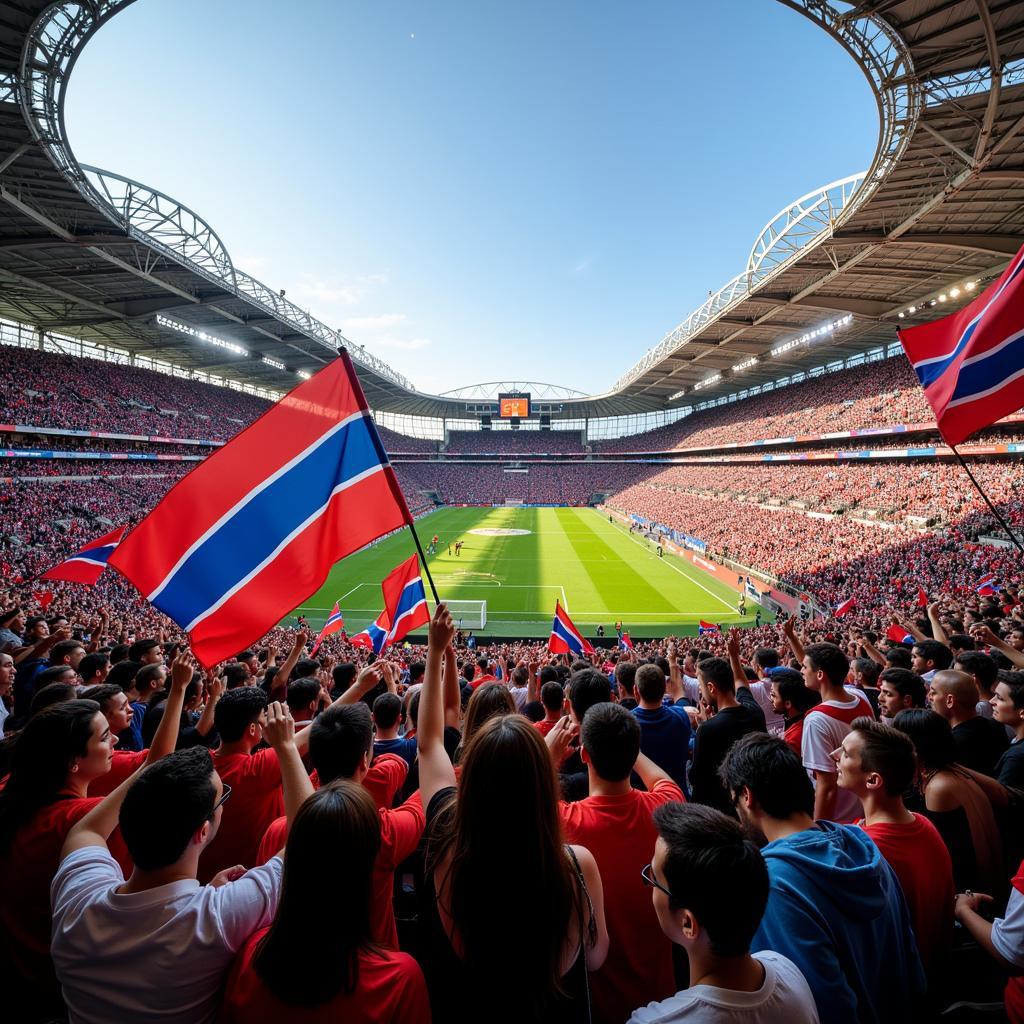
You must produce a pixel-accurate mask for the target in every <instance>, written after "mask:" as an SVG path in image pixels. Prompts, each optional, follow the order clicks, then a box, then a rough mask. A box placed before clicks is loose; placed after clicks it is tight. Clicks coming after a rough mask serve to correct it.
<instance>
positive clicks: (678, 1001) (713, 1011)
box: [629, 950, 818, 1024]
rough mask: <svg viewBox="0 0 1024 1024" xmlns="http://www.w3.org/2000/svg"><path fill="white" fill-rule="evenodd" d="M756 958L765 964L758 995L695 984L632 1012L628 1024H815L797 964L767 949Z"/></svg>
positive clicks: (810, 999) (815, 1013)
mask: <svg viewBox="0 0 1024 1024" xmlns="http://www.w3.org/2000/svg"><path fill="white" fill-rule="evenodd" d="M754 959H755V960H760V961H761V963H762V964H763V965H764V984H763V985H762V986H761V987H760V988H759V989H758V990H757V991H756V992H736V991H734V990H733V989H728V988H718V987H717V986H715V985H694V986H693V988H688V989H684V990H683V991H682V992H677V993H676V994H675V995H674V996H669V997H668V999H663V1000H662V1001H661V1002H660V1003H648V1004H647V1006H644V1007H641V1008H640V1009H639V1010H635V1011H634V1013H633V1016H632V1017H630V1018H629V1024H676V1022H677V1021H700V1024H732V1022H734V1021H735V1022H742V1024H818V1011H817V1009H816V1008H815V1005H814V996H813V995H811V990H810V987H809V986H808V984H807V982H806V980H805V979H804V976H803V975H802V974H801V973H800V970H799V968H798V967H797V966H796V964H794V963H793V962H792V961H791V960H787V959H786V957H784V956H783V955H782V954H781V953H772V952H771V951H770V950H766V951H765V952H763V953H755V954H754Z"/></svg>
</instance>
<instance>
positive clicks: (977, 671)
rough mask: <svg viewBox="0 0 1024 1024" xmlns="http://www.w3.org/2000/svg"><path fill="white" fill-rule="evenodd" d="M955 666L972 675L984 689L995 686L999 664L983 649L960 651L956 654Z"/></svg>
mask: <svg viewBox="0 0 1024 1024" xmlns="http://www.w3.org/2000/svg"><path fill="white" fill-rule="evenodd" d="M956 666H957V668H959V669H961V670H962V671H964V672H968V673H970V674H971V675H972V676H974V677H975V678H976V679H977V680H978V682H979V684H980V685H982V686H984V687H985V689H991V688H992V687H993V686H995V683H996V677H997V676H998V675H999V666H998V665H997V664H996V661H995V659H994V658H991V657H989V655H987V654H986V653H985V652H984V651H962V652H961V653H960V654H958V655H957V656H956Z"/></svg>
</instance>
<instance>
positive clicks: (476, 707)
mask: <svg viewBox="0 0 1024 1024" xmlns="http://www.w3.org/2000/svg"><path fill="white" fill-rule="evenodd" d="M515 713H516V704H515V701H514V700H513V699H512V694H511V693H509V692H508V687H507V686H505V684H504V683H484V685H483V686H478V687H477V688H476V689H475V690H474V691H473V696H472V697H470V698H469V703H468V704H467V705H466V716H465V718H463V720H462V741H461V742H460V743H459V746H458V749H457V750H456V752H455V760H456V761H461V760H462V758H463V755H464V754H465V750H466V747H467V746H468V745H469V742H470V740H472V739H473V737H474V736H475V735H476V734H477V732H479V730H480V728H481V727H482V726H484V725H486V724H487V722H489V721H490V720H491V719H492V718H494V717H495V716H497V715H514V714H515Z"/></svg>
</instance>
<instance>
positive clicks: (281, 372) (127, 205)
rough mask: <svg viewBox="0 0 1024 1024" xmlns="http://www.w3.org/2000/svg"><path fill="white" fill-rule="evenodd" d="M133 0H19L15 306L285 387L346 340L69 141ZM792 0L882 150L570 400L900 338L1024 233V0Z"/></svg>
mask: <svg viewBox="0 0 1024 1024" xmlns="http://www.w3.org/2000/svg"><path fill="white" fill-rule="evenodd" d="M131 2H133V0H93V2H91V3H68V2H65V3H53V4H48V3H46V2H44V0H14V2H8V3H5V4H4V6H3V13H2V15H0V200H2V203H0V209H2V211H3V216H2V217H0V316H5V317H8V318H10V319H14V320H19V321H21V322H24V323H30V324H33V325H36V326H37V327H38V328H40V329H41V330H43V331H54V332H60V333H65V334H72V335H76V336H80V337H83V338H86V339H88V340H90V341H93V342H95V343H98V344H110V345H113V346H116V347H118V348H122V349H128V350H130V351H132V352H135V353H137V354H141V355H146V356H151V357H154V358H159V359H164V360H167V361H170V362H173V363H177V364H179V365H182V366H186V367H191V368H195V369H202V370H208V371H211V372H214V373H216V374H219V375H220V376H223V377H228V378H234V379H237V380H240V381H244V382H247V383H250V384H257V385H260V386H262V387H267V388H272V389H277V390H283V389H285V388H287V387H289V386H291V384H293V383H294V381H295V375H296V373H308V372H312V371H314V370H316V369H317V368H318V367H319V366H321V365H323V363H324V362H326V361H327V360H328V359H330V358H331V357H332V355H333V353H334V350H335V349H336V348H337V346H338V345H339V344H346V340H345V339H344V338H342V336H341V335H340V334H338V333H337V332H336V331H333V330H331V329H330V328H329V327H327V326H326V325H324V324H322V323H320V322H319V321H318V320H316V319H315V318H314V317H313V316H311V315H310V314H309V313H308V312H306V311H304V310H301V309H299V308H298V307H297V306H295V305H294V304H293V303H291V302H289V301H288V300H287V298H286V296H285V293H284V292H283V291H282V292H278V291H277V290H275V289H272V288H270V287H268V286H266V285H264V284H262V283H261V282H259V281H257V280H255V279H254V278H252V277H250V276H249V275H247V274H245V273H244V272H243V271H242V270H241V269H240V268H238V267H235V266H234V263H233V262H232V260H231V257H230V255H229V253H228V250H227V249H226V247H225V246H224V244H223V243H222V242H221V240H220V239H219V238H218V236H217V234H216V231H215V230H214V228H213V227H212V226H211V225H210V224H208V223H207V222H206V221H204V220H203V219H202V218H201V217H200V216H199V215H198V214H196V213H195V212H193V211H191V210H189V209H188V208H187V207H185V206H183V205H182V204H180V203H179V202H177V201H176V200H174V199H172V198H170V197H168V196H166V195H164V194H162V193H161V192H159V191H158V190H157V189H156V188H151V187H147V186H145V185H142V184H140V183H138V182H133V181H131V180H129V179H126V178H123V177H121V176H119V175H117V174H115V173H112V172H107V171H102V170H99V169H97V168H88V167H83V166H81V165H79V163H78V162H77V160H76V159H75V157H74V154H73V153H72V151H71V149H70V146H69V145H68V142H67V138H66V133H65V129H64V97H65V94H66V89H67V84H68V79H69V76H70V74H71V72H72V70H73V68H74V64H75V61H76V59H77V56H78V54H79V53H80V52H81V50H82V47H83V46H84V45H85V44H86V43H87V42H88V40H89V38H90V37H91V36H92V34H93V33H94V32H95V31H96V30H97V29H98V28H99V27H100V26H101V25H102V24H103V23H104V22H105V21H106V20H108V19H109V18H110V17H112V16H114V15H115V14H116V13H117V12H118V11H120V10H122V9H124V8H125V7H127V6H128V5H129V4H130V3H131ZM780 2H782V3H785V4H786V5H787V6H789V7H792V8H793V9H794V10H795V11H797V12H799V13H801V14H803V15H805V16H806V17H808V18H810V19H811V20H812V21H814V22H815V23H816V24H818V25H819V26H820V27H821V28H822V29H823V30H824V31H826V32H828V33H829V34H830V35H831V36H832V37H833V38H835V39H836V40H837V41H838V42H839V43H840V45H842V46H843V47H844V49H845V50H846V51H847V52H848V53H849V54H850V56H851V57H852V58H853V59H854V60H855V61H857V63H858V65H859V66H860V67H861V68H862V70H863V71H864V73H865V75H866V77H867V79H868V81H869V83H870V84H871V88H872V90H873V92H874V95H875V98H876V101H877V103H878V110H879V120H880V127H879V142H878V147H877V151H876V154H875V158H874V160H873V162H872V165H871V167H869V168H868V169H867V171H865V172H863V173H861V174H855V175H852V176H851V177H849V178H846V179H843V180H842V181H839V182H834V183H832V184H830V185H828V186H825V187H823V188H822V189H820V190H817V191H815V192H813V193H810V194H809V195H807V196H804V197H801V198H800V199H799V200H797V201H795V202H794V203H793V204H791V205H789V206H787V207H786V208H785V209H784V210H782V211H780V213H779V214H778V215H777V216H775V217H774V218H772V220H771V221H770V222H769V223H768V224H767V225H766V227H765V228H764V230H763V231H762V232H761V233H760V234H759V235H758V236H757V238H756V240H755V242H754V244H753V246H752V248H751V251H750V254H749V256H748V258H747V261H746V264H745V265H744V266H743V269H742V270H741V272H740V273H739V274H738V275H737V276H736V277H735V278H733V279H732V280H731V281H730V282H728V283H727V284H726V285H725V286H724V287H723V288H722V289H720V290H719V291H718V292H717V293H715V294H713V295H711V296H709V298H708V300H707V302H705V303H704V305H703V306H701V308H700V309H698V310H696V311H695V312H694V313H692V314H691V315H690V316H689V317H688V318H687V319H686V320H685V321H684V322H683V323H682V324H680V326H679V327H677V328H676V329H675V330H673V331H672V332H670V333H669V334H668V335H666V337H665V338H664V339H663V340H662V341H661V342H660V343H659V344H658V345H656V346H655V347H654V348H653V349H651V350H650V351H649V352H648V353H647V354H646V355H645V356H644V357H643V358H642V359H641V360H640V361H639V362H638V363H637V364H636V365H635V366H634V367H633V368H631V369H630V370H628V371H627V372H626V373H625V374H624V375H623V376H622V377H621V378H620V379H619V381H618V382H617V383H616V385H615V386H614V387H613V388H612V389H611V390H610V391H608V392H607V393H606V394H603V395H598V396H590V397H585V398H580V397H576V396H575V395H572V394H570V393H569V392H568V391H562V392H561V393H560V394H559V395H558V401H557V405H558V406H560V407H561V409H562V410H563V412H564V414H566V415H574V416H592V417H593V416H612V415H620V414H624V413H632V412H645V411H652V410H658V409H664V408H666V407H676V406H679V405H685V404H690V403H691V402H693V401H695V400H703V399H706V398H714V397H716V396H717V395H719V394H722V393H725V392H731V391H735V390H738V389H741V388H744V387H748V386H751V385H755V384H758V383H761V382H764V381H768V380H774V379H777V378H778V377H780V376H783V375H787V374H790V373H792V372H794V371H795V370H797V369H802V368H807V367H809V366H813V365H819V364H820V363H822V362H824V361H828V360H832V359H837V358H842V357H844V356H848V355H851V354H853V353H855V352H858V351H861V350H864V349H868V348H872V347H875V346H877V345H879V344H884V343H888V342H891V341H893V340H894V338H895V327H896V325H897V324H898V323H905V324H910V323H916V322H920V321H922V320H926V319H932V318H934V317H936V316H938V315H940V314H943V313H945V312H948V311H950V310H951V309H953V308H956V306H957V305H958V304H962V302H963V301H965V300H966V299H967V298H968V297H969V295H970V292H969V290H968V287H967V286H968V285H971V286H972V287H977V286H978V285H977V283H981V284H983V283H985V282H986V281H987V280H989V279H990V278H991V277H993V276H994V275H996V274H998V273H999V272H1000V271H1001V270H1002V268H1003V267H1004V266H1005V264H1006V262H1007V259H1008V257H1009V256H1010V255H1012V253H1014V252H1015V251H1016V250H1017V249H1018V248H1019V247H1020V245H1021V242H1022V241H1024V4H1022V3H1020V2H1018V0H865V2H863V3H859V4H856V5H853V6H850V5H841V6H840V5H835V6H833V5H831V4H829V3H827V2H825V0H780ZM830 127H831V130H841V129H840V128H839V126H830ZM738 262H739V261H738ZM954 288H956V289H957V291H956V293H954V291H953V289H954ZM941 296H945V298H944V299H942V300H941V301H940V297H941ZM933 300H934V305H933V304H932V301H933ZM911 307H913V308H914V313H912V314H911V313H910V312H909V310H910V308H911ZM901 313H902V314H903V318H902V320H901V319H900V314H901ZM348 345H349V349H350V351H351V353H352V355H353V358H354V360H355V361H356V364H357V367H358V369H359V373H360V377H361V379H362V381H363V385H364V388H365V390H366V394H367V399H368V401H369V403H370V405H371V407H373V408H375V409H383V410H390V411H394V412H403V413H409V414H414V415H431V416H448V417H459V416H464V415H465V414H466V412H467V405H468V401H467V400H471V399H470V392H467V393H466V394H465V395H462V394H459V395H446V396H439V395H427V394H422V393H420V392H417V391H416V390H415V389H414V388H413V386H412V384H411V383H410V382H409V381H407V380H406V379H405V378H404V377H402V375H401V374H399V373H397V372H396V371H395V370H393V369H392V368H391V367H389V366H388V365H387V364H386V363H384V362H383V361H382V360H379V359H377V358H376V357H374V356H373V355H372V354H371V353H368V352H366V351H365V350H363V349H361V348H359V347H358V346H354V345H352V344H351V343H348ZM773 349H775V350H776V353H775V354H772V350H773ZM780 349H781V351H779V350H780Z"/></svg>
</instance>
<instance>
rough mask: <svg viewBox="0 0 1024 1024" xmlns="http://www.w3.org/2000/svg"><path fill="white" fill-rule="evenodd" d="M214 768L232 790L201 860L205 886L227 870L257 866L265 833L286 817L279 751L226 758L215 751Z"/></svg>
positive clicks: (200, 873) (257, 752)
mask: <svg viewBox="0 0 1024 1024" xmlns="http://www.w3.org/2000/svg"><path fill="white" fill-rule="evenodd" d="M213 766H214V768H216V769H217V772H218V773H219V774H220V777H221V779H222V780H223V782H224V785H225V786H230V787H231V799H230V800H228V801H227V803H225V804H224V810H223V812H222V813H223V817H222V818H221V822H220V828H219V829H218V830H217V834H216V836H214V838H213V842H212V843H210V845H209V846H207V848H206V849H205V850H204V851H203V852H202V854H201V855H200V857H199V881H200V882H202V883H203V884H204V885H205V884H206V883H207V882H209V881H210V879H211V878H213V876H214V875H215V874H217V872H218V871H222V870H223V869H224V868H230V867H233V866H234V865H235V864H241V865H242V866H243V867H247V868H251V867H253V866H255V864H256V854H257V853H258V851H259V848H260V840H262V839H263V833H264V832H266V831H267V827H268V826H269V825H270V823H271V822H272V821H273V820H274V819H275V818H277V817H280V816H281V815H282V814H284V794H283V793H282V792H281V765H280V764H279V763H278V760H277V751H275V750H273V749H272V748H267V749H266V750H258V751H256V753H255V754H227V755H224V754H221V753H219V751H214V754H213Z"/></svg>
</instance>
